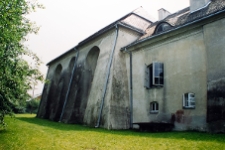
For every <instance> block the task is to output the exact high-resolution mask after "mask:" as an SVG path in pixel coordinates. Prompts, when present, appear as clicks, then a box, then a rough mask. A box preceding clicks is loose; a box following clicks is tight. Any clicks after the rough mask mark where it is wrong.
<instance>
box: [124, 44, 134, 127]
mask: <svg viewBox="0 0 225 150" xmlns="http://www.w3.org/2000/svg"><path fill="white" fill-rule="evenodd" d="M125 52H126V53H128V54H129V55H130V129H133V79H132V53H131V52H127V49H126V48H125Z"/></svg>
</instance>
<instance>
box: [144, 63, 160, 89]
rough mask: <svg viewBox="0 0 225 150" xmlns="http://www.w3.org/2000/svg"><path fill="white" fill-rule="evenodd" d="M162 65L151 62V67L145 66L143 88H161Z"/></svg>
mask: <svg viewBox="0 0 225 150" xmlns="http://www.w3.org/2000/svg"><path fill="white" fill-rule="evenodd" d="M163 74H164V70H163V63H159V62H153V63H152V64H151V65H149V66H146V69H145V87H146V88H150V87H158V86H163V84H164V79H163Z"/></svg>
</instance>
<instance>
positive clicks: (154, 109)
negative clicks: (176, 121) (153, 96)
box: [150, 102, 159, 114]
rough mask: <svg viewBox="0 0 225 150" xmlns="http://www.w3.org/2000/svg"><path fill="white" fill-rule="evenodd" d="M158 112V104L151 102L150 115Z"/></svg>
mask: <svg viewBox="0 0 225 150" xmlns="http://www.w3.org/2000/svg"><path fill="white" fill-rule="evenodd" d="M158 112H159V103H157V102H151V103H150V113H151V114H156V113H158Z"/></svg>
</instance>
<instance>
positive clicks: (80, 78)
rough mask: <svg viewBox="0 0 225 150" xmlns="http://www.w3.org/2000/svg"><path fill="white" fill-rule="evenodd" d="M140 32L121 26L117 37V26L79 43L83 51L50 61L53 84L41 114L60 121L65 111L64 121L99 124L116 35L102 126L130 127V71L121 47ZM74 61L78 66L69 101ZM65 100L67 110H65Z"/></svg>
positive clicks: (42, 102) (48, 77)
mask: <svg viewBox="0 0 225 150" xmlns="http://www.w3.org/2000/svg"><path fill="white" fill-rule="evenodd" d="M139 36H140V35H139V34H138V33H136V32H133V31H131V30H128V29H125V28H123V27H119V30H118V36H117V39H116V28H113V29H111V30H109V31H108V32H106V33H105V34H103V35H101V36H99V37H98V38H95V39H93V40H92V41H90V42H88V43H86V44H85V45H83V46H82V47H79V48H78V51H79V55H78V54H77V53H78V52H75V51H72V52H70V53H68V54H66V55H63V56H61V57H60V59H58V60H56V61H53V62H52V63H50V64H49V72H48V75H47V79H49V80H50V84H46V85H45V88H44V92H43V93H44V94H43V95H44V96H43V98H42V101H41V105H40V108H39V112H38V117H40V118H46V119H50V120H54V121H59V119H60V116H61V114H63V115H62V120H61V121H62V122H66V123H80V124H87V125H90V126H95V125H96V124H97V120H98V117H99V112H100V104H101V101H102V95H103V92H104V85H105V83H106V76H107V69H108V63H109V60H110V58H109V57H110V54H111V52H112V50H113V48H114V43H115V39H116V45H115V52H114V55H113V61H112V65H111V69H110V76H109V79H108V81H107V82H108V83H107V89H106V95H105V99H104V105H103V110H102V114H101V120H100V126H101V127H104V128H108V129H127V128H129V127H130V126H129V123H130V122H129V121H130V120H129V115H130V111H129V95H128V91H129V90H128V85H127V83H128V81H127V71H126V68H125V59H124V55H123V54H122V53H121V52H120V49H121V47H123V46H125V45H127V44H129V43H131V42H133V41H135V40H136V39H137V38H138V37H139ZM75 56H77V58H76V59H75ZM72 58H73V59H72ZM72 60H73V61H72ZM71 62H72V65H71ZM74 62H75V63H74ZM74 64H76V70H75V72H74V75H73V78H72V83H71V87H70V90H69V93H68V99H67V102H66V103H65V98H66V93H67V91H68V85H69V81H70V78H71V73H72V69H73V67H74V66H73V65H74ZM56 68H57V69H56ZM64 104H65V109H64V110H65V111H64V113H62V110H63V105H64Z"/></svg>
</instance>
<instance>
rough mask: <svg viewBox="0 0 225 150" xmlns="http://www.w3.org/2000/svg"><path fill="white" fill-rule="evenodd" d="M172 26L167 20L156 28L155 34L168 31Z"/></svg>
mask: <svg viewBox="0 0 225 150" xmlns="http://www.w3.org/2000/svg"><path fill="white" fill-rule="evenodd" d="M171 28H172V26H171V25H170V24H168V23H166V22H163V23H161V24H159V25H158V26H157V27H156V29H155V33H154V34H158V33H160V32H164V31H167V30H169V29H171Z"/></svg>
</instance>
